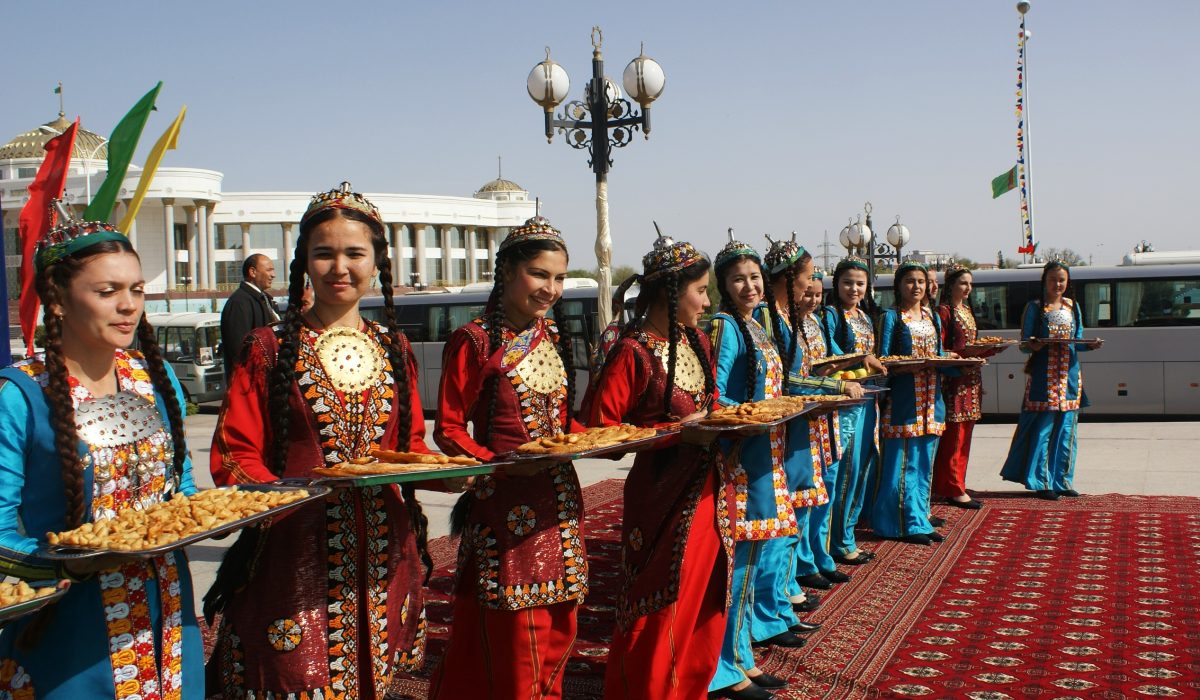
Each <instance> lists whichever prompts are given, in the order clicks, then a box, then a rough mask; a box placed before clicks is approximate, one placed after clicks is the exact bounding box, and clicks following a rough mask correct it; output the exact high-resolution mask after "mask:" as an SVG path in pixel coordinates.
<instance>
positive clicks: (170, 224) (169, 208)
mask: <svg viewBox="0 0 1200 700" xmlns="http://www.w3.org/2000/svg"><path fill="white" fill-rule="evenodd" d="M162 203H163V221H164V222H165V224H164V225H165V226H166V228H167V291H171V292H173V291H175V200H174V199H164V200H162Z"/></svg>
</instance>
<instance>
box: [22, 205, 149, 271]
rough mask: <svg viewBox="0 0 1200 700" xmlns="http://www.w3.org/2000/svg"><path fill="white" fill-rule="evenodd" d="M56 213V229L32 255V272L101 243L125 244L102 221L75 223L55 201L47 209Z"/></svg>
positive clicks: (122, 239)
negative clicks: (117, 242)
mask: <svg viewBox="0 0 1200 700" xmlns="http://www.w3.org/2000/svg"><path fill="white" fill-rule="evenodd" d="M50 206H51V207H52V208H53V209H55V210H57V213H58V225H57V226H55V227H53V228H51V229H50V231H49V232H48V233H47V234H46V235H45V236H44V237H43V238H42V240H40V241H38V244H37V248H36V249H35V252H34V258H33V264H34V268H35V269H36V270H37V271H38V272H41V271H42V270H44V269H46V268H47V267H49V266H50V265H53V264H54V263H56V262H58V261H59V260H62V259H63V258H65V257H67V256H69V255H73V254H75V253H77V252H79V251H81V250H83V249H84V248H87V247H88V246H92V245H95V244H97V243H102V242H104V241H124V242H126V243H128V242H129V238H128V237H126V235H125V234H123V233H121V232H120V231H118V230H117V229H115V228H114V227H113V226H112V225H110V224H108V223H105V222H103V221H76V220H74V219H73V218H72V217H71V213H70V212H69V211H67V208H66V207H65V206H63V203H62V202H61V201H59V200H57V199H55V200H52V201H51V205H50Z"/></svg>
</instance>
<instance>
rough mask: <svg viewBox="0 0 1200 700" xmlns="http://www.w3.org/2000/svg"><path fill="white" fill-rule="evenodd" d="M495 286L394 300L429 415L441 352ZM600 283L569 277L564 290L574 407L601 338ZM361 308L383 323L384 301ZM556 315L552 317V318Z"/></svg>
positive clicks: (434, 405) (368, 299)
mask: <svg viewBox="0 0 1200 700" xmlns="http://www.w3.org/2000/svg"><path fill="white" fill-rule="evenodd" d="M491 289H492V285H491V284H484V283H481V284H474V285H470V286H467V287H463V288H461V289H455V290H453V291H439V292H410V293H408V294H403V295H400V296H397V297H394V301H395V304H396V321H397V323H398V324H399V325H400V329H401V330H403V331H404V333H405V335H406V336H408V340H409V342H410V343H411V344H412V348H413V355H414V356H415V357H416V361H417V370H418V374H419V375H420V390H421V406H422V407H423V408H424V409H425V412H426V413H427V414H431V413H433V412H434V410H435V409H436V408H437V395H438V384H439V382H440V381H441V376H442V349H443V348H444V347H445V345H446V339H447V338H449V337H450V333H452V332H453V331H454V330H455V329H457V328H459V327H460V326H464V325H466V324H468V323H470V322H471V321H473V320H474V319H476V318H478V317H479V316H480V315H481V314H483V309H484V306H485V305H486V304H487V300H488V295H489V294H490V293H491ZM596 291H597V287H596V283H595V282H594V281H592V280H588V279H568V280H567V285H566V288H565V289H564V291H563V311H564V313H565V315H566V318H565V319H559V323H560V325H562V326H563V327H564V328H565V329H566V330H567V331H568V332H569V333H570V334H571V341H572V346H573V353H572V355H573V359H574V363H575V387H576V390H575V404H576V406H575V407H576V408H578V407H579V403H580V402H581V401H582V400H583V393H584V390H585V389H586V388H587V382H588V367H589V366H590V363H591V359H590V358H591V353H592V347H593V344H594V343H595V339H596V338H597V337H598V336H599V330H598V329H597V328H596V324H597V320H596V318H597V317H596ZM359 309H360V310H361V312H362V315H363V316H364V317H366V318H369V319H372V320H375V321H383V297H378V296H374V297H365V298H364V299H363V300H362V301H361V302H360V303H359ZM551 316H553V314H551Z"/></svg>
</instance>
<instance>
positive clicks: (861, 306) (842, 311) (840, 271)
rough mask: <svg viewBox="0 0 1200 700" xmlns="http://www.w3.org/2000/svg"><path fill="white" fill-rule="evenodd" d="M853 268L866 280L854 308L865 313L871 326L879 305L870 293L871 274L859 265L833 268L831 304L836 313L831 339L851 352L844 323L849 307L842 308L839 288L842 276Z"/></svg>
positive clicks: (846, 327)
mask: <svg viewBox="0 0 1200 700" xmlns="http://www.w3.org/2000/svg"><path fill="white" fill-rule="evenodd" d="M855 270H857V271H859V272H861V273H862V274H863V275H864V276H865V277H866V280H867V288H866V293H865V294H863V298H862V299H859V300H858V305H857V306H856V307H855V308H856V309H858V310H859V311H862V312H863V313H864V314H866V316H867V319H868V320H869V321H870V323H871V327H872V328H874V327H875V324H876V323H877V322H878V321H879V306H878V305H877V304H876V303H875V297H874V296H873V295H872V294H871V275H870V274H869V273H868V272H867V271H866V270H864V269H862V268H861V267H854V266H850V265H845V266H839V267H838V268H837V269H835V270H834V271H833V304H832V306H833V309H834V311H836V312H837V313H836V314H834V316H835V318H834V329H833V339H834V340H836V341H837V344H838V345H839V346H840V347H841V348H842V349H843V350H845V351H846V352H851V348H850V346H851V345H852V343H851V340H850V324H848V323H846V312H847V311H849V309H846V308H843V305H842V295H841V292H840V291H839V290H840V289H841V279H842V277H845V276H846V275H847V274H849V273H850V272H853V271H855Z"/></svg>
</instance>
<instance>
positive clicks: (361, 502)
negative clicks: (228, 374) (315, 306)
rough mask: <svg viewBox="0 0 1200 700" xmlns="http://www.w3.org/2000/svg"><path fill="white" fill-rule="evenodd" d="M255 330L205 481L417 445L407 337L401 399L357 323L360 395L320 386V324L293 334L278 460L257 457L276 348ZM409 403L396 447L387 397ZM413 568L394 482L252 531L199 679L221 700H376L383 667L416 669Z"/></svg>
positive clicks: (308, 467) (408, 528)
mask: <svg viewBox="0 0 1200 700" xmlns="http://www.w3.org/2000/svg"><path fill="white" fill-rule="evenodd" d="M276 329H282V326H278V325H277V326H275V327H273V328H272V327H267V328H259V329H257V330H255V331H254V332H253V333H252V335H251V336H250V337H251V338H252V343H251V345H250V348H249V350H248V356H247V358H246V362H245V364H244V365H241V366H239V367H238V368H237V370H236V372H235V373H234V375H233V378H232V381H231V385H230V389H229V395H228V396H227V398H226V402H225V405H224V407H223V408H222V411H221V418H220V420H219V422H218V425H217V430H216V433H215V434H214V436H213V449H212V464H211V467H212V473H213V478H214V480H215V481H216V482H217V483H219V484H230V483H239V482H241V483H256V482H270V481H274V480H275V479H277V478H279V477H280V476H282V477H284V478H286V477H304V476H309V475H311V474H312V469H313V468H314V467H320V466H328V465H332V464H337V463H338V462H341V461H343V460H345V459H350V458H353V457H358V456H363V455H366V454H367V453H368V451H369V450H370V449H372V448H374V447H382V448H387V449H397V448H399V449H405V450H411V451H414V452H428V448H427V447H425V443H424V435H425V421H424V417H423V415H422V412H421V402H420V395H419V393H418V389H417V374H416V372H417V369H416V364H415V363H414V362H413V360H412V352H411V349H410V348H409V345H408V342H407V340H405V339H404V337H403V336H400V337H401V343H402V350H403V354H404V356H405V357H406V358H407V361H408V372H409V375H408V377H409V395H408V396H396V395H395V391H394V379H393V376H392V365H391V362H390V361H389V360H388V357H387V352H386V350H385V348H384V345H383V343H384V342H385V340H384V339H385V338H386V335H387V330H386V329H385V328H384V327H383V326H380V325H378V324H375V323H367V324H366V333H367V335H368V336H369V337H370V338H371V340H373V341H374V342H373V343H372V344H371V346H370V347H371V348H372V350H373V351H374V352H375V353H376V355H377V357H376V358H375V359H377V360H378V367H379V370H378V373H377V375H376V377H375V380H374V381H372V382H371V383H370V385H369V386H368V387H367V388H366V389H365V390H363V391H362V393H361V394H355V395H348V394H344V393H342V392H339V391H338V390H337V389H336V388H334V384H333V381H332V380H331V378H330V376H329V375H328V374H327V373H326V371H325V368H324V367H323V365H322V364H321V360H320V358H319V357H318V355H317V352H316V348H315V345H316V343H317V341H318V339H319V338H320V336H321V332H320V331H317V330H314V329H311V328H308V327H304V328H303V329H302V330H301V333H300V343H299V352H298V357H297V360H296V375H295V377H296V378H295V381H294V382H293V384H292V389H291V392H290V395H289V397H288V410H289V411H290V412H291V418H290V422H289V432H288V446H287V455H288V459H287V468H286V471H285V472H284V474H282V475H278V476H277V475H276V474H274V473H272V472H271V470H270V469H269V468H268V466H267V465H268V463H269V462H270V452H271V445H272V444H273V439H272V436H271V418H270V416H269V414H268V398H267V397H268V393H267V383H268V382H269V381H270V374H271V369H272V367H273V366H274V364H275V360H276V356H277V352H278V342H279V341H278V337H277V335H276V332H275V330H276ZM400 401H407V402H409V412H408V415H409V417H410V420H411V425H410V426H409V435H410V439H409V442H408V444H406V445H397V444H396V442H397V439H398V438H397V435H398V430H399V425H398V421H397V417H398V415H399V409H398V406H399V402H400ZM423 573H424V572H423V571H422V570H421V565H420V562H419V560H418V555H417V549H416V540H415V538H414V536H413V530H412V523H411V518H410V516H409V513H408V511H407V509H406V507H405V504H404V501H403V498H402V497H401V495H400V491H399V489H397V488H396V487H394V486H387V487H379V486H376V487H369V488H362V489H358V488H354V489H337V490H335V491H333V493H331V494H330V495H329V496H328V497H327V498H326V499H325V501H324V502H322V503H318V504H313V505H309V506H306V507H304V508H302V509H300V510H299V511H296V512H294V514H291V515H289V516H286V517H283V518H281V519H278V520H276V521H274V522H273V523H272V524H271V525H270V526H267V527H265V528H263V529H262V536H261V538H260V539H259V541H258V543H257V550H256V551H255V554H254V557H253V561H252V562H251V569H250V573H249V580H248V581H247V582H246V584H245V586H244V587H242V588H240V589H239V590H238V591H237V592H236V594H235V595H234V597H233V599H232V600H231V601H230V602H229V603H228V606H227V608H226V610H225V614H224V619H223V621H222V624H221V627H220V631H219V636H218V640H217V646H216V649H215V650H214V652H213V656H212V659H211V660H210V663H209V676H210V678H209V687H210V690H213V691H222V692H224V693H225V697H227V698H279V699H285V698H286V699H288V700H291V699H305V700H309V699H315V698H383V696H384V692H385V690H386V688H387V686H388V683H389V682H390V680H391V678H392V675H393V674H394V673H395V672H396V671H398V670H399V671H409V670H413V669H415V668H417V667H419V666H420V665H421V661H422V656H423V653H424V644H425V611H424V604H423V597H422V592H421V580H422V577H423Z"/></svg>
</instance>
